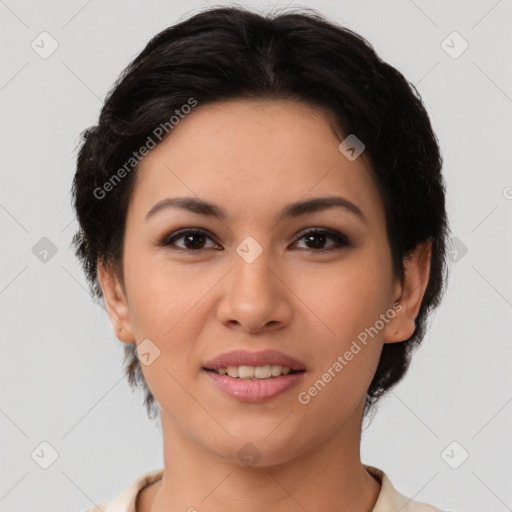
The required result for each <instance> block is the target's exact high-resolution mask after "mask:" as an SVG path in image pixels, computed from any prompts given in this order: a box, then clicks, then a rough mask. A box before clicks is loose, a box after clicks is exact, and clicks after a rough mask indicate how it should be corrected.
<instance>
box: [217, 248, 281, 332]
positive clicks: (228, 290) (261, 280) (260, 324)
mask: <svg viewBox="0 0 512 512" xmlns="http://www.w3.org/2000/svg"><path fill="white" fill-rule="evenodd" d="M251 244H252V245H251ZM258 246H259V248H258V247H257V246H256V245H255V244H254V241H252V240H247V241H244V242H242V243H241V244H240V245H239V246H238V247H237V250H236V254H234V255H233V267H232V270H231V272H230V273H229V279H228V280H227V283H226V287H225V288H224V294H223V297H222V301H221V305H220V307H219V310H218V314H219V320H221V321H222V322H224V323H227V322H231V323H233V322H235V323H237V324H241V325H242V326H244V327H245V328H246V329H247V330H249V331H254V332H256V331H258V330H260V329H262V328H264V326H265V325H267V324H270V323H272V324H274V323H282V321H283V320H284V319H285V317H286V315H287V312H289V307H287V306H286V297H285V296H284V295H283V290H282V289H280V285H279V279H277V277H276V276H275V270H273V269H272V267H273V266H274V265H273V258H272V252H271V251H270V250H269V249H267V248H264V247H262V246H260V245H259V244H258Z"/></svg>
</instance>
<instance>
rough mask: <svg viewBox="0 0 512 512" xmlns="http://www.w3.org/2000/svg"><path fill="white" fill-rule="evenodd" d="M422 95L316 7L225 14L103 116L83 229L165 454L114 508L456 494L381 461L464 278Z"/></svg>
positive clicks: (375, 505)
mask: <svg viewBox="0 0 512 512" xmlns="http://www.w3.org/2000/svg"><path fill="white" fill-rule="evenodd" d="M441 163H442V161H441V156H440V153H439V148H438V144H437V141H436V137H435V135H434V134H433V132H432V129H431V125H430V121H429V118H428V116H427V114H426V111H425V109H424V107H423V105H422V103H421V100H420V99H419V96H418V95H417V93H416V91H415V90H414V88H413V87H412V86H411V85H410V84H409V83H408V82H407V81H406V79H405V78H404V77H403V76H402V75H401V74H400V73H399V72H398V71H397V70H396V69H394V68H393V67H391V66H389V65H388V64H386V63H384V62H383V61H381V60H380V59H379V57H378V56H377V55H376V54H375V52H374V51H373V49H372V48H371V46H370V45H369V44H368V43H367V42H366V41H365V40H364V39H363V38H361V37H360V36H358V35H357V34H355V33H353V32H351V31H350V30H347V29H345V28H342V27H340V26H338V25H335V24H333V23H331V22H329V21H327V20H326V19H324V18H323V17H321V16H320V15H319V14H317V13H315V12H307V11H306V10H304V11H303V12H302V13H288V14H281V15H277V16H270V15H268V16H266V17H264V16H261V15H259V14H256V13H253V12H250V11H247V10H244V9H242V8H213V9H210V10H207V11H203V12H201V13H199V14H197V15H195V16H193V17H191V18H189V19H187V20H185V21H182V22H180V23H178V24H177V25H175V26H173V27H170V28H168V29H166V30H164V31H163V32H161V33H160V34H158V35H157V36H155V37H154V38H153V39H152V40H151V41H150V42H149V43H148V45H147V46H146V48H145V49H144V50H143V51H142V52H141V53H140V55H138V56H137V57H136V58H135V60H134V61H133V62H132V63H131V64H130V65H129V66H128V68H127V69H126V70H125V71H124V73H123V74H122V76H121V77H120V79H119V80H118V82H117V83H116V85H115V87H114V88H113V90H112V91H111V93H110V94H109V96H108V97H107V99H106V101H105V105H104V107H103V109H102V111H101V114H100V119H99V123H98V125H97V126H93V127H91V128H89V129H88V130H86V131H85V132H84V134H83V140H82V143H81V147H80V152H79V156H78V164H77V172H76V176H75V180H74V184H73V197H74V206H75V209H76V212H77V216H78V219H79V223H80V230H79V232H78V233H77V234H76V235H75V238H74V243H75V246H76V253H77V255H78V257H79V258H80V259H81V261H82V263H83V266H84V270H85V272H86V275H87V278H88V280H89V283H90V285H91V288H92V290H93V292H94V293H95V296H96V297H97V298H98V300H100V301H104V304H105V307H106V309H107V311H108V314H109V317H110V319H111V322H112V325H113V327H114V329H115V332H116V335H117V337H118V338H119V340H121V341H122V342H123V343H125V344H126V345H125V349H126V372H127V376H128V378H129V381H130V383H131V384H132V385H133V386H137V385H139V386H142V387H143V389H144V390H145V404H146V406H147V410H148V413H149V415H150V417H151V416H152V417H155V415H157V414H159V415H160V420H161V424H162V431H163V444H164V464H165V467H164V468H163V469H160V470H158V471H153V472H151V473H147V474H145V475H142V476H141V477H139V478H138V479H137V480H136V481H135V482H133V483H132V484H131V485H130V486H129V487H128V488H127V489H125V490H124V491H123V492H122V493H121V494H119V495H118V496H117V497H116V498H115V499H113V500H111V501H110V502H105V503H102V504H101V505H98V507H93V508H91V509H90V510H91V512H92V511H93V510H97V509H98V508H99V509H100V510H106V511H108V512H113V511H114V510H115V511H116V512H119V511H136V512H149V511H151V512H156V511H158V512H160V511H175V510H189V511H193V510H198V511H200V512H201V511H214V510H215V511H216V510H223V511H229V510H232V509H233V510H234V509H237V510H239V509H240V508H243V509H244V510H249V511H260V510H265V509H266V508H271V509H272V510H274V511H279V512H280V511H285V510H286V511H295V510H297V511H299V510H301V511H303V510H310V511H312V510H319V509H320V508H322V510H344V511H358V512H361V511H370V510H373V511H375V512H384V511H386V512H391V511H399V510H402V511H410V512H414V511H436V510H439V509H437V508H434V507H433V506H430V505H426V504H422V503H418V502H415V501H412V500H410V499H409V498H407V497H405V496H403V495H402V494H400V493H399V492H398V491H397V489H396V488H395V487H394V486H393V485H392V484H391V482H390V480H389V478H388V477H387V476H386V474H385V473H384V471H382V470H381V469H379V468H375V467H372V466H368V465H365V464H363V463H362V462H361V459H360V436H361V426H362V420H363V417H364V416H366V415H367V414H368V413H369V412H370V411H371V410H372V409H373V407H374V405H375V403H376V401H377V400H378V399H379V398H380V397H381V396H382V395H383V393H385V392H386V391H388V390H389V389H390V388H391V387H392V386H393V385H395V384H396V383H397V382H398V381H399V380H400V379H401V378H402V377H403V375H404V374H405V372H406V370H407V367H408V365H409V361H410V356H411V353H412V351H413V349H414V348H415V347H416V346H417V345H418V344H419V343H420V342H421V340H422V338H423V337H424V334H425V325H426V319H427V316H428V314H429V313H430V311H431V310H432V309H433V308H434V307H436V306H437V305H438V304H439V301H440V298H441V295H442V291H443V289H444V284H445V281H446V260H445V258H446V254H445V252H446V239H447V233H448V223H447V218H446V211H445V197H444V182H443V178H442V175H441Z"/></svg>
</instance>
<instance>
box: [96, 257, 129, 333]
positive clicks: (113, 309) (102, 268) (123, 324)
mask: <svg viewBox="0 0 512 512" xmlns="http://www.w3.org/2000/svg"><path fill="white" fill-rule="evenodd" d="M97 272H98V281H99V283H100V286H101V289H102V291H103V297H104V299H105V307H106V309H107V313H108V316H109V318H110V323H111V324H112V327H113V329H114V331H115V333H116V336H117V338H118V339H119V340H120V341H122V342H124V343H134V342H135V338H134V336H133V330H132V326H131V322H130V315H129V310H128V302H127V300H126V294H125V291H124V289H123V287H122V286H121V283H120V282H119V278H118V276H117V275H116V273H115V272H114V270H113V269H112V268H110V267H109V266H108V265H107V264H106V263H104V262H103V261H101V260H99V261H98V267H97Z"/></svg>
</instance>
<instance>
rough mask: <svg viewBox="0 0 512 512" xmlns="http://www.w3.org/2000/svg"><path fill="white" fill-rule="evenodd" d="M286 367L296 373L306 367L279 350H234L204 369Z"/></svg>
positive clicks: (214, 359)
mask: <svg viewBox="0 0 512 512" xmlns="http://www.w3.org/2000/svg"><path fill="white" fill-rule="evenodd" d="M266 365H280V366H286V367H288V368H290V369H292V370H294V371H301V370H304V369H305V368H304V365H303V364H302V363H301V362H300V361H298V360H297V359H295V358H293V357H291V356H288V355H286V354H283V353H282V352H279V351H278V350H262V351H260V352H249V351H247V350H232V351H230V352H224V353H223V354H220V355H218V356H216V357H214V358H213V359H210V360H209V361H207V362H206V363H205V364H204V365H203V368H205V369H207V370H217V369H218V368H227V367H228V366H266Z"/></svg>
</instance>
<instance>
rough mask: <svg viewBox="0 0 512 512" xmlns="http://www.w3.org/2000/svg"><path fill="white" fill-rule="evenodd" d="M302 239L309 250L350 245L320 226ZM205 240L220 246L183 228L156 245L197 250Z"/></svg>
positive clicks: (197, 231)
mask: <svg viewBox="0 0 512 512" xmlns="http://www.w3.org/2000/svg"><path fill="white" fill-rule="evenodd" d="M302 239H304V240H305V243H306V244H308V245H309V247H306V248H305V249H304V250H306V251H311V252H330V251H334V250H338V249H341V248H342V247H350V246H351V245H352V244H351V242H350V240H349V239H348V238H347V237H346V236H345V235H344V234H342V233H339V232H337V231H332V230H330V229H322V228H313V229H309V230H307V231H305V232H303V233H302V235H301V236H300V237H299V238H298V239H297V242H298V241H300V240H302ZM327 239H331V240H334V242H335V243H334V244H333V245H331V246H330V247H323V246H324V245H325V243H326V240H327ZM207 240H210V241H212V242H213V247H210V248H213V249H219V248H220V246H219V245H218V244H217V243H216V242H214V240H213V238H212V237H211V236H210V235H209V234H208V233H207V232H206V231H204V230H202V229H184V230H181V231H177V232H175V233H172V234H171V235H169V236H167V237H165V238H164V239H163V240H162V241H161V242H159V244H158V245H160V246H162V247H170V246H172V248H173V249H176V250H183V251H187V252H199V251H202V250H205V249H208V247H205V245H206V242H207ZM177 241H183V245H182V246H180V245H178V244H176V242H177ZM297 242H295V243H297Z"/></svg>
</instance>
